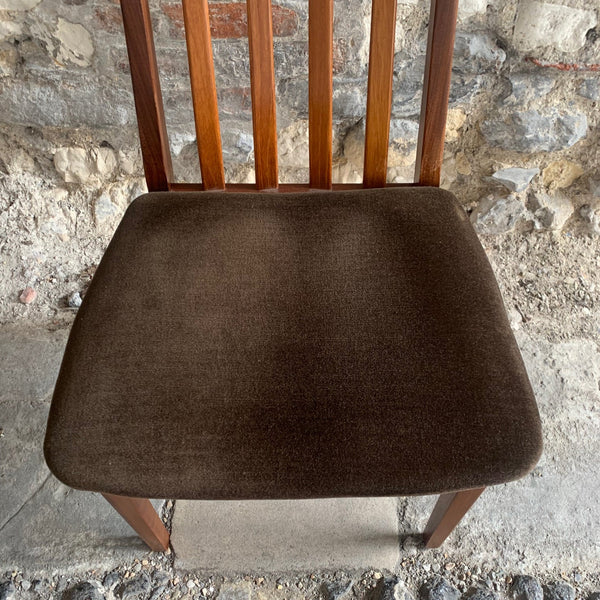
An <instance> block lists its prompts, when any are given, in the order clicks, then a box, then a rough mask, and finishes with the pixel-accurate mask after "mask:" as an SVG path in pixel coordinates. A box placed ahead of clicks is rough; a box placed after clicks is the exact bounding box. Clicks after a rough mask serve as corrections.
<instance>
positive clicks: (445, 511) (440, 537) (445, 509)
mask: <svg viewBox="0 0 600 600" xmlns="http://www.w3.org/2000/svg"><path fill="white" fill-rule="evenodd" d="M483 490H485V488H484V487H482V488H476V489H474V490H464V491H462V492H452V493H450V494H442V495H441V496H440V497H439V498H438V501H437V503H436V505H435V508H434V509H433V512H432V513H431V517H429V521H428V522H427V527H425V534H424V536H425V547H426V548H439V546H441V545H442V543H443V542H444V540H445V539H446V538H447V537H448V536H449V535H450V534H451V533H452V530H453V529H454V528H455V527H456V526H457V525H458V523H459V521H460V520H461V519H462V518H463V517H464V516H465V514H466V513H467V511H468V510H469V509H470V508H471V506H473V504H474V503H475V500H477V498H479V496H481V493H482V492H483Z"/></svg>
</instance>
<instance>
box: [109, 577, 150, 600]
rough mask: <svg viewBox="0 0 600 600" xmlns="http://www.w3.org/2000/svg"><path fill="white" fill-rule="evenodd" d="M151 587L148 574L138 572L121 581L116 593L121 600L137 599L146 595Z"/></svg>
mask: <svg viewBox="0 0 600 600" xmlns="http://www.w3.org/2000/svg"><path fill="white" fill-rule="evenodd" d="M151 589H152V583H151V582H150V576H149V575H148V574H147V573H140V574H139V575H138V576H137V577H134V578H133V579H129V580H127V581H125V582H123V584H122V585H121V587H120V588H119V590H118V592H117V593H118V595H119V596H120V597H121V598H122V600H138V599H140V598H145V597H146V596H148V594H149V593H150V590H151Z"/></svg>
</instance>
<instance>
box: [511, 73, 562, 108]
mask: <svg viewBox="0 0 600 600" xmlns="http://www.w3.org/2000/svg"><path fill="white" fill-rule="evenodd" d="M508 80H509V82H510V85H511V95H510V96H508V98H507V99H506V102H507V103H511V104H520V105H523V104H524V103H526V102H528V101H530V100H538V99H540V98H543V97H544V96H546V95H547V94H549V93H550V92H551V91H552V88H553V87H554V85H555V83H556V80H555V78H554V77H552V76H550V75H546V74H545V73H535V72H533V73H532V72H530V71H528V72H526V73H511V74H510V75H509V76H508Z"/></svg>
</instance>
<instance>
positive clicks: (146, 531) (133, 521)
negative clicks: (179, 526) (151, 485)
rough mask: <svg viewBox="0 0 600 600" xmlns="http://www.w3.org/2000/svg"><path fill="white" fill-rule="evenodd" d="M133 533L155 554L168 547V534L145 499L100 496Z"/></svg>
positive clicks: (111, 495) (112, 495)
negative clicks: (126, 523)
mask: <svg viewBox="0 0 600 600" xmlns="http://www.w3.org/2000/svg"><path fill="white" fill-rule="evenodd" d="M102 495H103V496H104V497H105V498H106V499H107V500H108V501H109V502H110V504H111V505H112V506H113V508H114V509H115V510H116V511H117V512H118V513H119V514H120V515H121V516H122V517H123V518H124V519H125V520H126V521H127V522H128V523H129V525H131V527H132V528H133V529H134V530H135V532H136V533H137V534H138V535H139V536H140V537H141V538H142V539H143V540H144V542H146V544H148V546H150V548H151V549H152V550H154V551H156V552H161V551H164V550H166V549H167V548H168V547H169V532H168V531H167V530H166V528H165V526H164V525H163V522H162V521H161V520H160V517H159V516H158V514H156V511H155V510H154V507H153V506H152V504H151V503H150V500H148V499H147V498H129V497H128V496H115V495H114V494H102Z"/></svg>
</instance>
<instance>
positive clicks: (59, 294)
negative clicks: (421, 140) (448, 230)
mask: <svg viewBox="0 0 600 600" xmlns="http://www.w3.org/2000/svg"><path fill="white" fill-rule="evenodd" d="M151 7H152V15H153V18H154V25H155V35H156V43H157V51H158V57H159V66H160V70H161V80H162V85H163V93H164V98H165V110H166V116H167V122H168V128H169V135H170V142H171V148H172V151H173V155H174V159H175V171H176V174H177V177H178V178H179V180H181V181H194V180H199V179H200V174H199V168H198V161H197V151H196V145H195V134H194V126H193V117H192V110H191V96H190V91H189V81H188V75H187V66H186V64H187V63H186V58H185V41H184V37H183V31H182V15H181V9H180V6H179V4H178V3H177V2H175V1H174V0H153V2H152V3H151ZM244 9H245V7H244V5H243V4H240V3H237V2H230V1H218V2H217V1H214V2H212V3H211V18H212V27H213V35H214V44H213V45H214V52H215V61H216V70H217V83H218V87H219V107H220V112H221V125H222V137H223V145H224V155H225V164H226V170H227V175H228V178H229V180H231V181H240V182H243V181H252V179H253V170H252V166H253V149H252V124H251V112H250V92H249V69H248V58H247V39H246V23H245V16H244V15H245V12H244ZM427 9H428V7H427V6H426V3H425V2H424V1H423V0H399V4H398V21H397V33H396V57H395V73H394V101H393V114H392V124H391V136H390V137H391V147H390V160H389V172H388V179H389V180H390V181H405V180H410V179H411V177H412V172H413V169H414V166H413V163H414V154H415V144H416V137H417V121H418V112H419V108H420V86H421V79H422V72H423V64H424V49H425V43H426V24H427V15H428V10H427ZM307 10H308V3H307V1H306V0H276V1H275V6H274V7H273V17H274V32H275V36H276V37H275V42H274V46H275V49H274V51H275V65H276V83H277V96H278V115H277V117H278V128H279V146H280V164H281V174H280V178H281V180H282V181H287V182H294V181H306V180H307V177H308V169H307V165H308V139H307V95H308V93H307V79H306V74H307V23H306V21H307ZM599 14H600V0H592V1H587V2H586V1H584V0H554V2H553V3H550V2H539V1H536V0H518V1H517V0H503V1H502V2H500V1H498V0H462V1H461V7H460V15H459V27H458V33H457V39H456V46H455V59H454V69H453V82H452V90H451V102H450V104H451V106H450V113H449V123H448V132H447V145H446V155H445V161H444V168H443V186H444V187H446V188H448V189H450V190H452V191H453V192H454V193H455V194H456V195H457V196H458V198H459V199H460V200H461V202H462V203H463V204H464V206H465V208H466V209H467V210H468V211H469V212H470V213H471V218H472V220H473V222H474V223H475V224H476V227H477V229H478V231H479V232H480V233H481V234H482V235H502V234H503V233H505V232H507V231H511V230H514V229H517V230H518V231H521V232H522V234H523V235H538V232H543V231H548V230H551V231H560V232H562V234H563V235H569V236H583V235H586V236H587V235H597V234H599V233H600V172H599V171H600V169H599V166H600V135H599V133H598V124H599V117H598V102H599V100H600V29H599V28H598V25H597V22H598V16H599ZM369 22H370V2H368V1H367V0H336V1H335V42H334V45H335V49H334V63H335V64H334V119H335V123H334V178H335V180H336V181H346V182H351V181H360V178H361V163H362V152H363V140H364V120H363V117H364V112H365V101H366V77H367V61H368V32H369ZM128 70H129V67H128V63H127V54H126V49H125V45H124V38H123V32H122V24H121V18H120V11H119V7H118V4H115V3H114V2H113V0H62V2H61V1H59V0H0V232H1V233H0V322H7V321H12V320H15V319H22V318H27V319H30V320H36V321H42V322H53V323H56V324H61V323H63V322H66V321H69V320H70V319H71V317H72V314H73V312H74V309H75V308H76V307H77V305H78V304H79V302H80V297H81V295H83V294H84V293H85V289H86V286H87V283H88V282H89V280H90V278H91V275H92V274H93V271H94V268H95V265H96V264H97V263H98V261H99V259H100V257H101V255H102V251H103V249H104V248H105V246H106V244H107V243H108V241H109V239H110V236H111V234H112V232H113V230H114V228H115V227H116V225H117V223H118V221H119V219H120V217H121V215H122V213H123V211H124V209H125V208H126V206H127V204H128V203H129V202H130V201H131V200H132V199H133V198H135V197H136V196H137V195H139V194H141V193H142V192H143V191H144V189H145V188H144V181H143V177H142V175H143V173H142V167H141V158H140V153H139V143H138V139H137V132H136V123H135V112H134V108H133V98H132V92H131V87H130V82H129V72H128ZM431 218H432V219H434V218H435V215H432V216H431Z"/></svg>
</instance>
